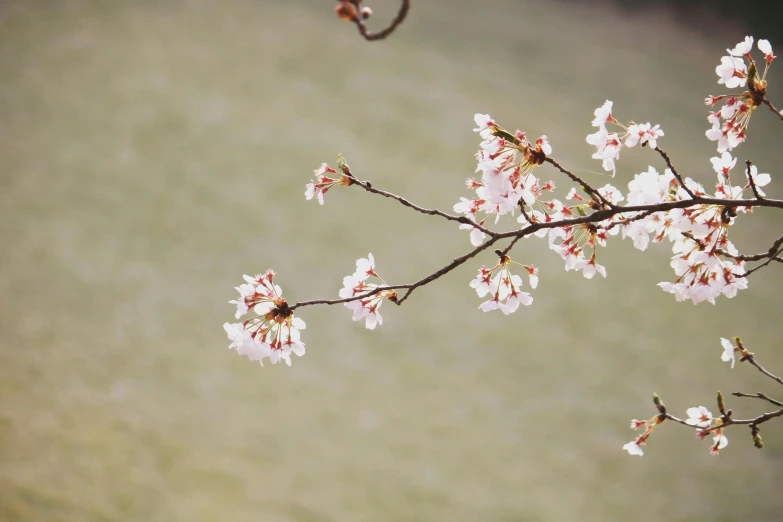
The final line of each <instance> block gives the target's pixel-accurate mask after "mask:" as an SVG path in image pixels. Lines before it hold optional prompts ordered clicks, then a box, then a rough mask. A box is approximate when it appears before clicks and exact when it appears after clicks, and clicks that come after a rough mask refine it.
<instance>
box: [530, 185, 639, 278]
mask: <svg viewBox="0 0 783 522" xmlns="http://www.w3.org/2000/svg"><path fill="white" fill-rule="evenodd" d="M597 193H598V194H600V195H601V196H602V197H603V198H604V199H605V200H606V201H608V202H610V203H611V204H613V205H614V204H617V203H619V202H621V201H622V200H623V199H624V197H623V195H622V193H621V192H620V191H619V190H618V189H616V188H615V187H613V186H612V185H605V186H603V187H601V188H599V189H598V190H597ZM566 199H569V200H575V201H577V202H578V203H577V204H575V205H572V206H568V205H565V204H563V203H562V202H561V201H559V200H557V199H554V200H552V201H549V202H547V204H546V205H545V211H544V212H545V216H544V221H547V220H550V221H560V220H563V219H567V218H570V217H576V216H580V215H585V214H586V209H587V208H591V207H594V206H595V205H596V204H595V201H594V200H589V201H588V200H586V199H585V198H583V197H582V196H581V195H579V193H578V192H577V191H576V189H575V188H572V189H571V191H570V192H569V193H568V195H567V196H566ZM540 219H541V216H540V215H538V214H537V213H535V212H534V213H533V214H532V217H531V221H532V222H536V221H540ZM613 223H614V219H608V220H605V221H601V222H599V223H581V224H578V225H567V226H563V227H556V228H552V229H550V231H549V233H548V237H549V248H551V249H552V250H554V251H555V252H557V253H558V254H560V257H562V258H563V261H565V269H566V271H569V270H581V271H582V274H583V275H584V276H585V277H586V278H587V279H592V278H593V276H595V274H601V275H602V276H603V277H606V268H605V267H604V266H602V265H599V264H598V263H597V262H596V250H597V247H599V246H601V247H605V246H606V240H607V239H608V237H609V236H614V235H617V234H618V233H619V231H620V229H619V228H616V227H613V226H612V225H613ZM558 241H559V242H558ZM586 253H587V254H589V256H588V255H586Z"/></svg>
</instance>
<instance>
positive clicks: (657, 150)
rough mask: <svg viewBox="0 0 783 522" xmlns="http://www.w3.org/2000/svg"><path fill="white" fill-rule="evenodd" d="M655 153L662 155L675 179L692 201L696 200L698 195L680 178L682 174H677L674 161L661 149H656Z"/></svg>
mask: <svg viewBox="0 0 783 522" xmlns="http://www.w3.org/2000/svg"><path fill="white" fill-rule="evenodd" d="M655 151H656V152H657V153H658V154H660V155H661V157H662V158H663V160H664V161H665V162H666V166H667V167H669V170H670V171H672V174H674V177H675V178H676V179H677V182H678V183H679V184H680V186H681V187H682V188H683V190H685V192H686V193H687V194H688V195H689V196H690V197H691V199H695V198H696V194H694V193H693V192H692V191H691V189H690V187H688V185H687V184H686V183H685V180H684V179H682V176H680V173H679V172H677V169H675V168H674V165H672V160H671V159H670V158H669V155H668V154H666V152H665V151H664V150H663V149H662V148H660V147H655Z"/></svg>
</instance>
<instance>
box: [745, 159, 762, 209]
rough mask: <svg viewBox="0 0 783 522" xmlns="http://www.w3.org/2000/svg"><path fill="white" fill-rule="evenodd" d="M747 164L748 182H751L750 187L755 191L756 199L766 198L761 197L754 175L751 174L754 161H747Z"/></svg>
mask: <svg viewBox="0 0 783 522" xmlns="http://www.w3.org/2000/svg"><path fill="white" fill-rule="evenodd" d="M745 165H746V166H747V168H746V169H745V175H747V177H748V183H749V184H750V189H751V190H752V191H753V195H754V196H756V199H764V198H762V197H761V194H759V189H758V188H756V180H754V179H753V176H751V175H750V167H752V166H753V162H751V161H750V160H748V161H746V162H745Z"/></svg>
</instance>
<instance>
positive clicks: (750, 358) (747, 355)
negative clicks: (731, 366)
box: [737, 338, 783, 384]
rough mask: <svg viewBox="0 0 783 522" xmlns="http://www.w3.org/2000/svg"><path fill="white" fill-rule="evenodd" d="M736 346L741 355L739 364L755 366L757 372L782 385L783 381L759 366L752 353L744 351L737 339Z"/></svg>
mask: <svg viewBox="0 0 783 522" xmlns="http://www.w3.org/2000/svg"><path fill="white" fill-rule="evenodd" d="M737 346H738V347H739V348H740V350H741V351H742V354H743V355H742V358H740V362H744V361H747V362H749V363H750V364H752V365H753V366H755V367H756V369H757V370H758V371H760V372H761V373H763V374H764V375H766V376H767V377H769V378H770V379H772V380H773V381H775V382H777V383H778V384H783V379H781V378H780V377H778V376H777V375H775V374H774V373H772V372H770V371H769V370H767V369H766V368H764V367H763V366H761V365H760V364H759V363H758V362H756V356H755V355H753V352H749V351H747V350H746V349H745V347H744V346H743V344H742V341H740V340H739V338H737Z"/></svg>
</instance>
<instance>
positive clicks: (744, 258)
mask: <svg viewBox="0 0 783 522" xmlns="http://www.w3.org/2000/svg"><path fill="white" fill-rule="evenodd" d="M781 246H783V236H780V237H779V238H777V239H776V240H775V242H774V243H772V246H771V247H770V248H769V250H767V251H766V252H762V253H761V254H753V255H732V254H729V253H728V252H725V251H723V250H721V251H720V253H721V254H723V255H724V256H726V257H731V258H733V259H738V260H740V261H761V260H762V259H768V258H770V257H774V256H775V252H777V251H779V250H780V248H781ZM780 261H783V260H780Z"/></svg>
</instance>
